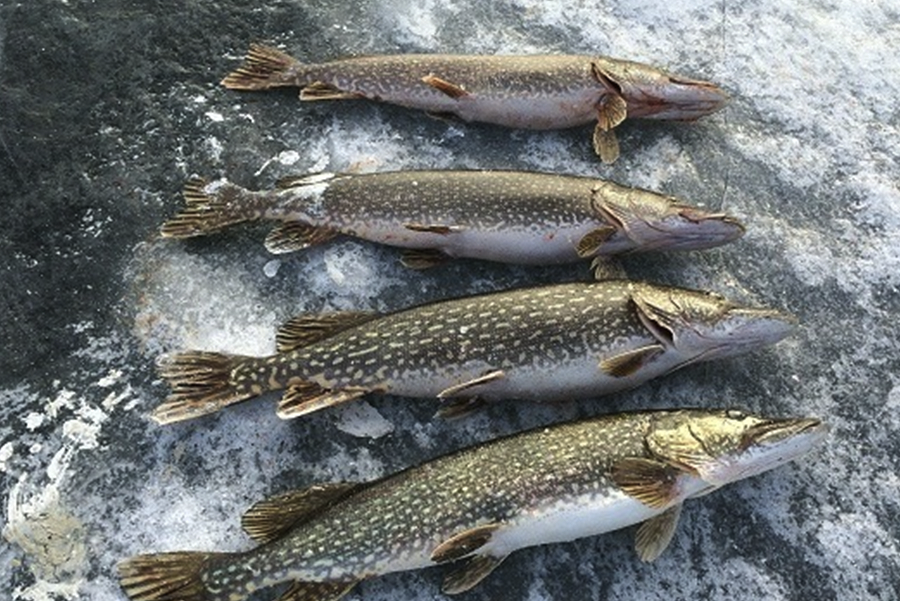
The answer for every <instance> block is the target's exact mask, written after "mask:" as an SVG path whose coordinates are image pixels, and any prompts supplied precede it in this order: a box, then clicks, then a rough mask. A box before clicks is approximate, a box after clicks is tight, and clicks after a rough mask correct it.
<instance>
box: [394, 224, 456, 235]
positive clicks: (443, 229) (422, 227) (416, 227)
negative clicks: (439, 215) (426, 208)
mask: <svg viewBox="0 0 900 601" xmlns="http://www.w3.org/2000/svg"><path fill="white" fill-rule="evenodd" d="M403 227H405V228H406V229H408V230H410V231H413V232H425V233H428V234H442V235H445V236H446V235H447V234H455V233H457V232H462V231H465V229H466V228H464V227H463V226H461V225H445V224H439V223H438V224H432V223H404V224H403Z"/></svg>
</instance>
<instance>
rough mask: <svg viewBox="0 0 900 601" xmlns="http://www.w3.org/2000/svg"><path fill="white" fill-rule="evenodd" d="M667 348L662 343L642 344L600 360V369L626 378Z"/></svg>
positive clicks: (615, 376) (614, 375)
mask: <svg viewBox="0 0 900 601" xmlns="http://www.w3.org/2000/svg"><path fill="white" fill-rule="evenodd" d="M665 350H666V348H665V347H664V346H662V345H661V344H651V345H649V346H642V347H640V348H636V349H633V350H630V351H625V352H624V353H620V354H618V355H615V356H614V357H609V358H608V359H604V360H603V361H601V362H600V369H601V370H602V371H603V373H605V374H607V375H610V376H613V377H614V378H625V377H628V376H630V375H632V374H634V373H635V372H637V371H638V370H639V369H641V368H642V367H644V366H645V365H647V364H648V363H650V362H651V361H653V360H654V359H656V358H657V357H658V356H659V355H661V354H662V353H663V352H665Z"/></svg>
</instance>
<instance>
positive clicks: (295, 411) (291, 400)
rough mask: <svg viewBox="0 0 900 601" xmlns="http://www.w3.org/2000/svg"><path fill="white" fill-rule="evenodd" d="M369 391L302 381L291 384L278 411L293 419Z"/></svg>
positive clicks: (279, 404) (352, 398) (280, 415)
mask: <svg viewBox="0 0 900 601" xmlns="http://www.w3.org/2000/svg"><path fill="white" fill-rule="evenodd" d="M367 392H369V391H368V390H367V389H365V388H338V389H336V390H328V389H326V388H322V387H321V386H319V385H318V384H316V383H314V382H302V383H299V384H294V385H292V386H289V387H288V389H287V390H285V392H284V394H283V395H282V397H281V401H280V402H279V403H278V409H277V411H276V413H277V414H278V417H280V418H281V419H293V418H295V417H300V416H302V415H307V414H309V413H314V412H316V411H319V410H320V409H325V408H326V407H333V406H334V405H341V404H343V403H348V402H350V401H353V400H356V399H358V398H359V397H361V396H363V395H365V394H366V393H367Z"/></svg>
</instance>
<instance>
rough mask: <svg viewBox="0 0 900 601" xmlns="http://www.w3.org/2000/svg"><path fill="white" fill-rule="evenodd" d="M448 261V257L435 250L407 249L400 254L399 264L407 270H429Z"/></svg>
mask: <svg viewBox="0 0 900 601" xmlns="http://www.w3.org/2000/svg"><path fill="white" fill-rule="evenodd" d="M450 259H451V257H450V255H448V254H447V253H445V252H443V251H441V250H438V249H436V248H407V249H404V250H403V252H402V253H400V263H402V264H403V266H404V267H406V268H408V269H417V270H422V269H431V268H432V267H437V266H438V265H443V264H444V263H446V262H447V261H449V260H450Z"/></svg>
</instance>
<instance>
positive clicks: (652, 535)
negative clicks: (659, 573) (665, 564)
mask: <svg viewBox="0 0 900 601" xmlns="http://www.w3.org/2000/svg"><path fill="white" fill-rule="evenodd" d="M682 507H683V505H682V504H681V503H679V504H678V505H673V506H672V507H669V508H668V509H666V510H665V511H664V512H662V513H661V514H659V515H656V516H653V517H652V518H650V519H649V520H646V521H645V522H644V523H643V524H641V525H640V527H639V528H638V530H637V533H636V534H635V537H634V548H635V550H636V551H637V554H638V557H640V558H641V561H644V562H647V563H649V562H651V561H655V560H656V558H657V557H659V556H660V555H661V554H662V552H663V551H665V550H666V547H668V546H669V543H670V542H672V537H673V536H674V535H675V529H676V528H677V527H678V518H679V517H681V508H682Z"/></svg>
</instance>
